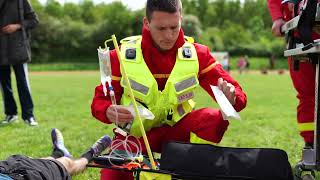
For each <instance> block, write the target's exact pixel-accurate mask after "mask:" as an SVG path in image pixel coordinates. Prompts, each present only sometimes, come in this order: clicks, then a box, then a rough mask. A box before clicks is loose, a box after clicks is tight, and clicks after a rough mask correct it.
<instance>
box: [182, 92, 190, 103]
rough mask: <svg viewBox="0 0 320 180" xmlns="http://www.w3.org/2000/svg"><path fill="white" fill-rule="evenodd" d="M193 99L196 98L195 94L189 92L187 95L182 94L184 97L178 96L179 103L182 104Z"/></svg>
mask: <svg viewBox="0 0 320 180" xmlns="http://www.w3.org/2000/svg"><path fill="white" fill-rule="evenodd" d="M193 97H194V94H193V92H187V93H185V94H182V95H180V96H178V102H179V103H182V102H184V101H187V100H189V99H192V98H193Z"/></svg>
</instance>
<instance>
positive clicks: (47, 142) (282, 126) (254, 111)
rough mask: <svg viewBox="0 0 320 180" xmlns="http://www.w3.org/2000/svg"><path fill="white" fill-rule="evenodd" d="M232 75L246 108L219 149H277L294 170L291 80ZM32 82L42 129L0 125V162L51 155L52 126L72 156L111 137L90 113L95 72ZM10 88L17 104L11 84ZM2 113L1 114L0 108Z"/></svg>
mask: <svg viewBox="0 0 320 180" xmlns="http://www.w3.org/2000/svg"><path fill="white" fill-rule="evenodd" d="M232 75H233V76H234V78H235V79H236V80H238V82H239V83H240V84H241V85H242V87H243V89H244V91H245V92H246V93H247V96H248V104H247V108H246V109H245V110H243V111H242V112H241V117H242V120H241V121H232V122H231V123H230V126H229V129H228V131H227V133H226V134H225V136H224V139H223V140H222V142H221V143H220V145H221V146H231V147H269V148H281V149H283V150H285V151H286V152H287V153H288V155H289V160H290V162H291V164H292V165H294V164H295V163H296V162H297V161H298V160H299V158H300V154H301V148H302V146H303V143H302V139H301V138H300V137H299V135H298V130H297V126H296V113H295V109H296V104H297V100H296V98H295V91H294V89H293V88H292V84H291V80H290V78H289V75H288V74H287V73H286V74H284V75H278V74H276V73H269V74H268V75H262V74H260V73H258V72H257V71H254V72H253V71H250V72H248V73H245V74H242V75H239V74H238V73H237V72H232ZM30 82H31V87H32V94H33V99H34V104H35V115H36V118H37V119H38V122H39V123H40V126H39V127H28V126H26V125H25V124H24V123H22V121H21V119H19V121H18V123H14V124H12V125H8V126H1V127H0V159H4V158H6V157H7V156H9V155H12V154H17V153H19V154H25V155H28V156H32V157H43V156H47V155H49V154H50V153H51V139H50V131H51V128H53V127H56V128H59V129H60V130H61V131H62V132H63V134H64V137H65V144H66V146H67V147H68V148H69V150H70V151H71V152H73V155H74V156H75V157H78V156H79V155H80V154H81V153H82V152H83V151H84V150H85V149H86V148H87V147H89V146H90V145H91V144H92V143H93V142H94V141H95V140H96V139H97V138H99V137H100V136H102V135H104V134H106V133H110V127H108V126H106V125H104V124H102V123H100V122H99V121H97V120H95V119H94V118H93V117H92V116H91V112H90V104H91V100H92V97H93V93H94V87H95V86H96V85H97V84H98V83H99V73H98V71H75V72H64V71H62V72H30ZM13 87H14V90H15V97H16V100H18V99H17V93H16V86H15V84H13ZM199 91H201V90H200V89H199ZM0 99H1V97H0ZM196 99H197V101H198V104H197V107H204V106H216V105H215V103H211V100H208V99H210V97H208V96H206V95H205V94H204V93H199V95H198V96H197V97H196ZM1 102H2V101H1ZM0 106H2V104H0ZM19 112H20V108H19ZM0 113H1V114H3V110H2V109H1V111H0ZM110 135H111V134H110ZM74 179H81V180H84V179H99V170H98V169H92V168H90V169H88V171H86V172H85V173H84V174H82V175H78V176H75V177H74Z"/></svg>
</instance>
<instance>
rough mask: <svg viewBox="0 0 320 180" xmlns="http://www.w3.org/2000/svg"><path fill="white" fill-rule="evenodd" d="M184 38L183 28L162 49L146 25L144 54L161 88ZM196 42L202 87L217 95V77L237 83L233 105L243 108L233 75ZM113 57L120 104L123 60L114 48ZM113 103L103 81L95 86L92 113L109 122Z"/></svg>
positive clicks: (161, 88) (142, 45)
mask: <svg viewBox="0 0 320 180" xmlns="http://www.w3.org/2000/svg"><path fill="white" fill-rule="evenodd" d="M184 42H185V40H184V33H183V31H182V30H181V31H180V34H179V37H178V39H177V42H176V43H175V45H174V47H173V48H172V49H170V50H168V51H165V52H161V51H159V50H158V49H157V48H156V47H155V46H154V45H153V41H152V37H151V34H150V32H149V31H148V30H146V29H145V28H143V31H142V42H141V48H142V53H143V57H144V60H145V62H146V64H147V66H148V67H149V69H150V71H151V73H152V74H153V76H154V77H155V79H156V81H157V83H158V87H159V90H163V89H164V87H165V84H166V82H167V79H168V77H169V75H170V72H171V71H172V69H173V66H174V64H175V61H176V54H177V50H178V48H180V47H181V46H182V45H183V44H184ZM194 46H195V48H196V51H197V55H198V60H199V74H198V79H199V82H200V85H201V87H202V88H203V89H204V90H206V91H207V92H208V93H209V94H210V96H211V97H213V98H214V95H213V93H212V91H211V88H210V85H217V81H218V78H220V77H221V78H223V79H224V80H226V81H228V82H229V83H231V84H233V85H234V86H235V94H236V103H235V105H234V108H235V109H236V110H237V111H240V110H242V109H243V108H244V107H245V106H246V102H247V97H246V95H245V93H244V92H243V91H242V89H241V87H240V86H239V84H238V83H237V82H236V81H235V80H234V79H232V78H231V76H230V75H229V74H228V73H227V72H226V71H224V70H223V68H222V66H221V65H220V64H219V63H218V62H217V61H216V60H215V59H214V58H213V57H212V56H211V54H210V51H209V48H208V47H207V46H204V45H201V44H197V43H194ZM110 59H111V64H112V76H113V81H112V86H113V88H114V91H115V95H116V99H117V103H118V104H119V102H120V99H121V96H122V93H123V88H122V87H121V86H120V78H121V72H120V64H119V61H118V58H117V54H116V51H115V50H112V51H111V52H110ZM110 105H111V100H110V97H109V95H108V96H104V93H103V90H102V85H99V86H97V87H96V89H95V96H94V98H93V101H92V104H91V112H92V115H93V116H94V117H95V118H97V119H98V120H99V121H101V122H104V123H110V121H109V120H108V118H107V117H106V110H107V108H108V107H109V106H110Z"/></svg>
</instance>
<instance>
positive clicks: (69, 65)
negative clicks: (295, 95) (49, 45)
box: [29, 57, 288, 71]
mask: <svg viewBox="0 0 320 180" xmlns="http://www.w3.org/2000/svg"><path fill="white" fill-rule="evenodd" d="M238 59H239V57H231V61H230V63H231V69H232V70H235V69H236V68H237V61H238ZM249 61H250V69H255V70H260V69H263V68H266V69H268V67H269V59H268V58H267V57H249ZM97 62H98V60H96V59H92V60H88V59H85V60H84V61H83V62H81V61H76V62H71V61H68V59H66V60H65V61H63V60H59V62H52V63H30V64H29V69H30V70H31V71H83V70H97V69H99V64H98V63H97ZM287 66H288V65H287V61H286V59H284V58H281V59H276V65H275V68H276V69H287Z"/></svg>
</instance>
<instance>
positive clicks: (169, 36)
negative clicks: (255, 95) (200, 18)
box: [91, 0, 247, 179]
mask: <svg viewBox="0 0 320 180" xmlns="http://www.w3.org/2000/svg"><path fill="white" fill-rule="evenodd" d="M181 12H182V4H181V2H180V0H157V1H154V0H148V1H147V7H146V17H145V18H144V20H143V24H144V25H143V29H142V40H141V49H142V54H143V59H144V62H145V63H146V65H147V67H148V69H149V70H150V72H151V73H152V76H153V77H154V79H155V80H156V83H157V86H158V90H159V91H162V92H163V91H164V89H165V88H166V87H167V86H166V85H167V82H168V81H169V76H170V75H171V74H172V72H173V71H175V70H174V69H176V68H177V67H176V65H177V62H178V60H176V58H178V56H177V53H178V49H179V48H181V47H182V46H184V44H185V43H186V41H185V38H184V33H183V30H182V29H181V20H182V14H181ZM192 45H193V46H194V47H195V52H196V54H197V61H198V64H199V65H198V66H199V67H197V69H198V70H199V71H198V73H197V74H196V77H197V79H198V81H199V84H200V86H201V87H202V88H203V89H204V90H205V91H207V93H208V94H209V95H210V96H211V97H212V98H214V95H213V93H212V91H211V88H210V85H216V86H218V87H219V88H220V89H221V90H222V91H223V93H224V94H225V95H226V97H227V98H228V100H229V101H230V103H231V104H232V105H233V107H234V108H235V109H236V111H240V110H242V109H243V108H244V107H245V106H246V101H247V100H246V95H245V93H244V92H243V91H242V89H241V87H240V86H239V84H238V83H237V82H236V81H235V80H234V79H232V78H231V77H230V75H229V74H228V73H227V72H226V71H224V70H223V68H222V66H221V65H220V64H219V63H218V62H217V61H216V60H215V59H214V58H213V57H212V56H211V54H210V51H209V48H208V47H207V46H204V45H201V44H198V43H192ZM137 52H138V51H137ZM110 59H111V64H112V79H113V81H112V86H113V88H114V91H115V95H116V100H117V104H119V102H120V99H121V98H124V96H123V93H124V88H123V87H122V86H121V84H120V79H121V77H122V75H121V72H120V65H119V60H118V57H117V54H116V51H115V50H113V51H111V52H110ZM180 61H181V60H180ZM183 63H184V62H183ZM180 68H181V67H180ZM182 68H183V67H182ZM185 68H187V67H185ZM170 77H171V76H170ZM114 109H117V111H115V110H114ZM91 112H92V115H93V116H94V117H95V118H97V119H98V120H99V121H101V122H103V123H108V124H109V123H114V122H115V121H116V120H117V122H120V123H128V122H130V121H132V120H133V118H134V117H133V116H132V115H131V113H130V112H129V111H127V110H126V109H123V108H121V107H119V106H117V105H111V100H110V98H109V96H105V95H104V93H103V87H102V85H99V86H97V87H96V89H95V96H94V98H93V102H92V105H91ZM228 125H229V122H228V121H227V120H224V118H223V116H222V113H221V111H220V110H219V109H213V108H202V109H197V110H192V111H191V112H189V113H188V114H187V115H185V116H184V117H182V118H181V120H179V121H178V122H177V123H176V124H174V125H172V126H170V125H168V124H163V125H161V126H160V127H153V128H151V129H150V130H149V131H147V137H148V140H149V144H150V146H151V150H152V151H154V152H161V147H162V145H163V144H164V143H166V142H168V141H169V140H174V141H183V142H190V139H192V134H195V135H196V137H198V138H199V139H202V140H206V141H209V142H213V143H218V142H220V141H221V139H222V136H223V134H224V132H225V131H226V130H227V127H228ZM139 140H140V142H141V144H142V146H143V147H142V152H143V153H146V148H145V147H144V142H143V139H142V138H141V137H140V138H139ZM132 178H133V177H132V174H130V173H125V172H120V171H114V170H108V169H103V170H102V171H101V179H132Z"/></svg>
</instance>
